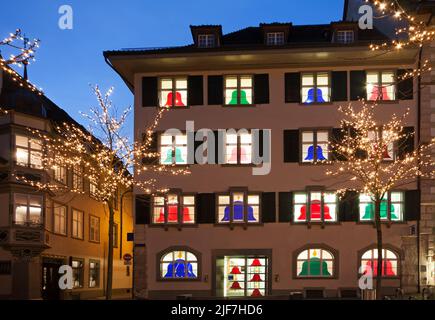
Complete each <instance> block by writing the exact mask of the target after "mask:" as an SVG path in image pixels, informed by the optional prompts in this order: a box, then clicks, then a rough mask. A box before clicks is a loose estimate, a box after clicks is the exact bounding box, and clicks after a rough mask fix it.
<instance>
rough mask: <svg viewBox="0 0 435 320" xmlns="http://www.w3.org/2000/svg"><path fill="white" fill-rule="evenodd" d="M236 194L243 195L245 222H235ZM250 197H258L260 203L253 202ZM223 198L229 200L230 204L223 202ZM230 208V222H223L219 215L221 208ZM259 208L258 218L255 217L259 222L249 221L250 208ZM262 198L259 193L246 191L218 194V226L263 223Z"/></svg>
mask: <svg viewBox="0 0 435 320" xmlns="http://www.w3.org/2000/svg"><path fill="white" fill-rule="evenodd" d="M235 194H243V221H239V220H238V221H234V196H235ZM250 197H258V203H254V202H252V201H251V200H250V199H249V198H250ZM223 198H229V203H228V202H227V201H225V202H221V199H223ZM228 206H229V207H230V220H229V221H221V217H220V215H219V212H220V208H225V207H228ZM249 206H252V207H257V210H258V216H257V217H255V215H254V217H255V218H257V221H249V220H248V218H249V217H248V207H249ZM261 219H262V216H261V196H260V194H259V193H256V192H248V191H246V190H245V191H244V190H231V191H230V192H228V193H218V194H217V213H216V220H217V223H218V224H223V225H227V224H259V223H261Z"/></svg>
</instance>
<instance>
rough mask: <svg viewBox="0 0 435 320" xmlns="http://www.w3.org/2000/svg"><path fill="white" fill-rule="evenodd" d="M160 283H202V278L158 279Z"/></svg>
mask: <svg viewBox="0 0 435 320" xmlns="http://www.w3.org/2000/svg"><path fill="white" fill-rule="evenodd" d="M157 281H158V282H201V278H200V277H196V278H191V279H189V278H167V279H166V278H157Z"/></svg>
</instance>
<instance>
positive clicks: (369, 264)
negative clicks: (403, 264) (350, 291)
mask: <svg viewBox="0 0 435 320" xmlns="http://www.w3.org/2000/svg"><path fill="white" fill-rule="evenodd" d="M385 265H386V266H387V268H386V269H387V270H385ZM368 268H372V272H373V275H374V276H376V275H377V274H378V260H374V261H373V266H372V261H367V263H366V271H365V272H364V273H367V269H368ZM382 275H383V276H389V277H394V276H395V275H396V273H395V272H394V270H393V264H392V263H391V261H390V260H388V259H382Z"/></svg>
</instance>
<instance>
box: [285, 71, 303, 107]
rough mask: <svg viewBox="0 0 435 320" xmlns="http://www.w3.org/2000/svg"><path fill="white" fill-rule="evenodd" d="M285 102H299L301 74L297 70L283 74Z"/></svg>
mask: <svg viewBox="0 0 435 320" xmlns="http://www.w3.org/2000/svg"><path fill="white" fill-rule="evenodd" d="M284 82H285V102H286V103H292V102H297V103H300V102H301V74H300V73H299V72H295V73H286V74H285V81H284Z"/></svg>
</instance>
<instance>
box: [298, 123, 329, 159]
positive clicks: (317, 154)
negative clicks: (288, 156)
mask: <svg viewBox="0 0 435 320" xmlns="http://www.w3.org/2000/svg"><path fill="white" fill-rule="evenodd" d="M328 143H329V132H328V131H327V130H321V131H316V130H312V131H302V153H301V155H302V159H301V160H302V162H304V163H309V162H312V163H315V162H320V161H326V160H329V152H328Z"/></svg>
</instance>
